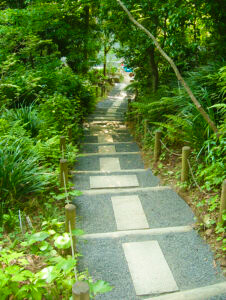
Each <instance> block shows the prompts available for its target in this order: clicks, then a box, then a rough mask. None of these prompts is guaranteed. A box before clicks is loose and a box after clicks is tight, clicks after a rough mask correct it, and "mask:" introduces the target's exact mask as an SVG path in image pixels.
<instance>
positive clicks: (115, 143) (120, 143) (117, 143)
mask: <svg viewBox="0 0 226 300" xmlns="http://www.w3.org/2000/svg"><path fill="white" fill-rule="evenodd" d="M123 144H135V143H134V142H130V141H128V142H113V143H98V142H97V143H95V142H94V143H82V145H123Z"/></svg>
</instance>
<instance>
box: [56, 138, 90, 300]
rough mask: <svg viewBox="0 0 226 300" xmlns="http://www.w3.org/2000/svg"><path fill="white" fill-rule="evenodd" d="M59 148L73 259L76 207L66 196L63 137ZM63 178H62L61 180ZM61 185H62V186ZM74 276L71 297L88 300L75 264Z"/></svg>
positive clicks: (87, 294)
mask: <svg viewBox="0 0 226 300" xmlns="http://www.w3.org/2000/svg"><path fill="white" fill-rule="evenodd" d="M60 149H61V154H62V159H60V175H61V178H60V185H61V187H63V188H64V191H65V196H66V197H65V198H66V200H65V203H66V205H65V217H66V222H65V223H66V232H69V235H70V243H71V256H72V258H73V259H75V252H76V240H75V236H73V233H72V231H73V230H74V229H75V218H76V207H75V205H74V204H71V203H70V200H69V197H68V190H67V184H68V168H67V160H66V159H65V158H64V157H65V152H66V151H65V150H66V143H65V137H61V139H60ZM62 179H63V180H62ZM62 185H63V186H62ZM74 276H75V284H74V285H73V286H72V299H73V300H83V299H86V300H89V299H90V297H89V285H88V283H87V282H85V281H79V280H78V272H77V268H76V265H75V266H74Z"/></svg>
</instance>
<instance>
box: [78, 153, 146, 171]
mask: <svg viewBox="0 0 226 300" xmlns="http://www.w3.org/2000/svg"><path fill="white" fill-rule="evenodd" d="M101 157H105V158H106V157H108V159H109V163H110V160H111V158H118V159H119V163H120V169H121V170H125V172H126V170H128V169H142V168H144V163H143V160H142V158H141V156H140V153H137V152H131V153H127V152H115V153H111V154H108V153H94V154H89V153H87V154H84V155H80V156H78V157H77V162H76V169H77V170H86V171H101V167H100V158H101ZM109 171H110V170H109Z"/></svg>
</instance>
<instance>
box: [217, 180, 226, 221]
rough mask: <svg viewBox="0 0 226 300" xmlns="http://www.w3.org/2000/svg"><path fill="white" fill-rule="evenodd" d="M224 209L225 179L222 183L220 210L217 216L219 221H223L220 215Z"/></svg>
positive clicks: (225, 207) (225, 198)
mask: <svg viewBox="0 0 226 300" xmlns="http://www.w3.org/2000/svg"><path fill="white" fill-rule="evenodd" d="M225 210H226V179H225V180H224V181H223V183H222V190H221V203H220V212H219V217H218V222H219V223H221V222H222V221H223V219H222V215H223V212H224V211H225Z"/></svg>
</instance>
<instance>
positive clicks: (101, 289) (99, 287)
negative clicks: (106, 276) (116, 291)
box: [91, 280, 113, 295]
mask: <svg viewBox="0 0 226 300" xmlns="http://www.w3.org/2000/svg"><path fill="white" fill-rule="evenodd" d="M112 289H113V287H112V286H110V284H109V283H108V282H106V281H103V280H98V281H97V282H95V283H92V284H91V290H92V292H93V294H94V295H97V294H100V293H107V292H110V291H111V290H112Z"/></svg>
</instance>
